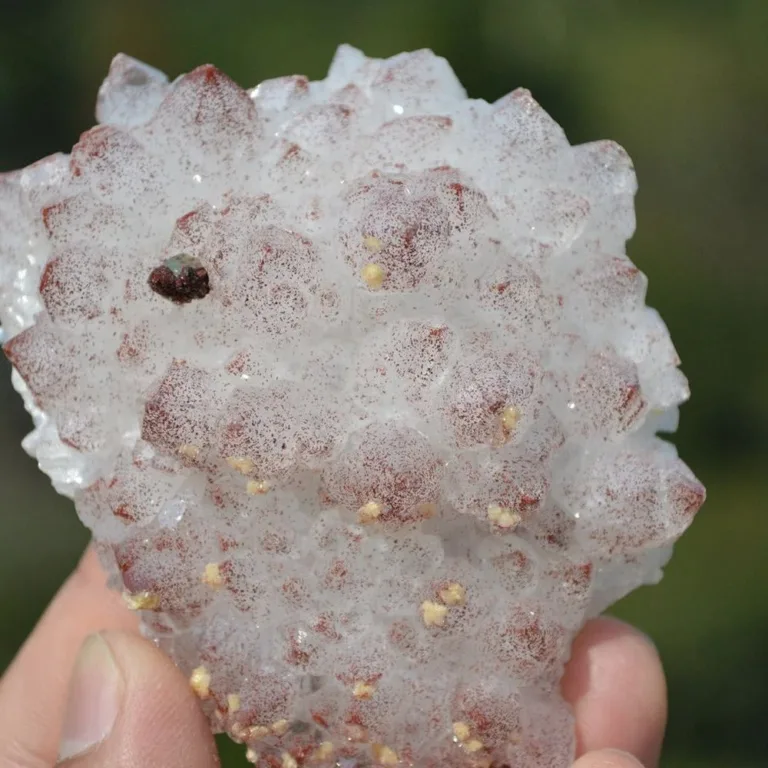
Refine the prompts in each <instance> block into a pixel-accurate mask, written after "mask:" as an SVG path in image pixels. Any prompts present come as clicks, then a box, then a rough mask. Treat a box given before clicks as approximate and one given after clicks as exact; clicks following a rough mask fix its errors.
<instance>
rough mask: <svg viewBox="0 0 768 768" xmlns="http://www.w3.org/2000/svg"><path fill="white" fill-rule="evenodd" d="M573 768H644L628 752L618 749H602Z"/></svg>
mask: <svg viewBox="0 0 768 768" xmlns="http://www.w3.org/2000/svg"><path fill="white" fill-rule="evenodd" d="M573 768H643V764H642V763H641V762H640V761H639V760H638V759H637V758H636V757H635V756H634V755H630V754H629V753H628V752H623V751H622V750H618V749H601V750H600V751H599V752H590V753H588V754H586V755H584V756H583V757H580V758H579V759H578V760H577V761H576V762H575V763H574V764H573Z"/></svg>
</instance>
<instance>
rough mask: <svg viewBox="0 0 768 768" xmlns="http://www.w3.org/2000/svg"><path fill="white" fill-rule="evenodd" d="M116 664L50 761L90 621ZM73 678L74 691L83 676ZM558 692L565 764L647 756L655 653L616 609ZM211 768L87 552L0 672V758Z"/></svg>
mask: <svg viewBox="0 0 768 768" xmlns="http://www.w3.org/2000/svg"><path fill="white" fill-rule="evenodd" d="M97 632H98V633H100V634H99V636H98V637H97V638H96V639H97V642H98V641H99V638H100V640H102V641H104V642H105V643H106V646H103V647H104V648H105V651H106V654H107V655H109V652H110V651H111V655H112V658H113V659H114V663H115V665H116V668H117V671H116V679H117V680H118V681H119V683H118V684H117V690H118V695H117V697H116V702H117V703H116V716H115V720H114V726H113V728H112V730H111V732H110V733H109V735H108V736H107V737H106V738H105V739H104V740H103V741H101V742H100V743H99V744H98V745H96V746H94V747H93V748H91V749H88V750H87V751H86V752H85V753H84V754H80V755H77V756H75V757H72V758H70V759H66V760H64V761H62V762H60V763H57V755H58V754H59V745H60V739H61V732H62V723H63V722H64V719H65V716H66V714H67V713H68V712H70V713H71V711H72V710H73V709H74V704H73V703H72V700H73V698H74V697H75V696H76V693H74V691H76V690H78V687H77V685H75V684H73V683H72V682H71V680H70V678H71V676H72V670H73V666H74V663H75V659H76V657H77V655H78V650H79V649H80V648H81V646H82V645H83V642H84V640H85V639H86V638H87V637H89V636H91V635H92V634H93V633H97ZM79 690H81V691H82V688H80V689H79ZM563 692H564V694H565V696H566V698H567V699H568V700H569V701H570V702H571V703H572V704H573V707H574V712H575V715H576V722H577V736H578V759H577V760H576V762H575V763H574V768H639V767H641V766H644V768H656V766H657V765H658V759H659V752H660V749H661V743H662V738H663V734H664V727H665V722H666V688H665V682H664V675H663V672H662V668H661V663H660V661H659V657H658V654H657V652H656V649H655V648H654V646H653V645H652V643H651V642H650V641H649V640H648V639H647V638H646V637H645V635H643V634H641V633H640V632H638V631H637V630H635V629H633V628H632V627H630V626H628V625H626V624H624V623H622V622H620V621H617V620H615V619H609V618H601V619H597V620H595V621H592V622H590V623H589V624H588V625H587V626H586V627H585V629H584V631H583V632H582V633H581V635H580V636H579V637H578V638H577V640H576V643H575V646H574V649H573V656H572V659H571V661H570V663H569V665H568V668H567V671H566V674H565V677H564V680H563ZM59 764H60V765H62V766H66V768H97V766H101V767H105V768H106V767H107V766H109V768H139V767H142V768H143V767H144V766H163V768H215V766H218V765H219V761H218V758H217V757H216V749H215V746H214V742H213V739H212V737H211V734H210V729H209V726H208V723H207V721H206V719H205V718H204V717H203V715H202V713H201V710H200V708H199V706H198V700H197V699H196V697H195V696H194V694H193V693H192V691H191V690H190V688H189V685H188V683H187V680H186V679H185V678H184V677H183V676H182V675H181V673H180V672H179V671H178V670H177V669H176V668H175V667H174V666H173V664H172V663H171V662H170V661H169V660H168V659H167V658H166V657H165V656H164V655H163V654H162V653H161V652H160V651H158V650H157V649H156V648H155V647H154V646H152V645H151V644H150V643H148V642H147V641H146V640H143V639H142V638H141V637H140V636H139V634H138V625H137V621H136V617H135V616H134V615H133V614H131V613H130V612H129V611H128V610H127V609H126V608H125V607H124V605H123V603H122V601H121V599H120V597H119V595H117V594H115V593H114V592H111V591H110V590H108V589H107V587H106V584H105V577H104V574H103V572H102V571H101V569H100V567H99V565H98V562H97V560H96V557H95V556H94V554H93V552H91V551H88V552H86V554H85V556H84V557H83V559H82V560H81V562H80V564H79V565H78V567H77V569H76V570H75V572H74V573H73V574H72V575H71V576H70V577H69V579H68V580H67V581H66V582H65V583H64V585H63V586H62V588H61V589H60V591H59V592H58V594H57V595H56V597H55V598H54V600H53V602H52V603H51V605H50V606H49V607H48V610H47V611H46V613H45V614H44V616H43V617H42V619H41V620H40V622H39V624H38V626H37V627H36V629H35V630H34V632H33V633H32V634H31V636H30V637H29V638H28V640H27V642H26V643H25V645H24V647H23V648H22V649H21V651H20V652H19V654H18V656H17V657H16V659H15V660H14V662H13V664H12V665H11V666H10V668H9V669H8V670H7V672H6V673H5V675H4V677H3V678H2V680H0V768H51V766H54V765H59Z"/></svg>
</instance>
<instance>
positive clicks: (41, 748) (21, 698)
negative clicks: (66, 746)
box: [0, 551, 137, 768]
mask: <svg viewBox="0 0 768 768" xmlns="http://www.w3.org/2000/svg"><path fill="white" fill-rule="evenodd" d="M101 629H124V630H129V631H136V629H137V622H136V617H135V616H134V615H133V614H132V613H130V612H129V611H128V610H127V609H126V608H125V606H124V605H123V602H122V600H121V598H120V596H119V595H118V594H116V593H115V592H113V591H112V590H109V589H108V588H107V586H106V579H105V576H104V573H103V571H102V570H101V567H100V566H99V563H98V559H97V558H96V555H95V554H94V553H93V552H92V551H88V552H87V553H86V554H85V556H84V557H83V559H82V560H81V561H80V564H79V565H78V567H77V569H76V570H75V572H74V573H73V574H72V575H71V576H70V577H69V579H68V580H67V581H66V582H65V584H64V585H63V586H62V588H61V589H60V590H59V592H58V594H57V595H56V597H55V598H54V599H53V602H52V603H51V605H50V606H49V607H48V609H47V611H46V612H45V614H44V616H43V617H42V619H41V620H40V622H39V623H38V625H37V627H36V628H35V630H34V632H33V633H32V634H31V635H30V637H29V639H28V640H27V642H26V643H25V644H24V647H23V648H22V650H21V651H20V652H19V654H18V656H17V657H16V659H15V660H14V662H13V664H12V665H11V666H10V667H9V669H8V671H7V672H6V674H5V676H4V677H3V679H2V681H0V766H7V765H8V766H14V768H43V767H45V768H50V766H51V765H52V764H53V762H54V761H55V759H56V752H57V747H58V740H59V723H61V721H62V717H63V713H64V701H65V698H66V693H67V684H68V682H69V676H70V673H71V671H72V664H73V663H74V660H75V656H76V655H77V652H78V649H79V648H80V646H81V645H82V642H83V640H84V638H85V637H86V636H87V635H89V634H91V633H92V632H97V631H99V630H101Z"/></svg>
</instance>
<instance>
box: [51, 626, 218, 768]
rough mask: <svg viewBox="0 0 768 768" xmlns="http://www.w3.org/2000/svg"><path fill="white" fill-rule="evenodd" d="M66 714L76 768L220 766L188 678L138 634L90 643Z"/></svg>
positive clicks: (65, 738) (64, 753) (67, 752)
mask: <svg viewBox="0 0 768 768" xmlns="http://www.w3.org/2000/svg"><path fill="white" fill-rule="evenodd" d="M94 637H95V638H97V639H98V642H96V641H95V640H94ZM102 645H103V646H104V648H102V647H101V646H102ZM111 666H114V668H115V670H116V672H115V673H113V672H112V670H111V669H110V667H111ZM115 681H117V683H115ZM102 684H103V686H104V690H102ZM107 686H111V689H110V690H109V691H107V690H106V687H107ZM84 694H87V699H86V700H84V699H83V698H82V697H83V695H84ZM78 697H80V698H79V699H78ZM115 697H118V698H119V701H118V703H117V705H116V707H115V708H116V711H117V714H116V716H115V717H113V718H112V720H113V721H114V722H112V723H111V724H110V726H109V729H108V732H106V733H105V732H104V725H103V720H104V718H103V717H102V716H103V713H104V712H105V711H108V710H109V707H106V706H105V702H107V703H109V702H111V701H112V700H113V699H114V698H115ZM94 702H96V704H94ZM68 710H69V711H68V716H67V718H66V719H65V732H64V734H63V735H62V745H63V749H62V750H61V751H60V754H61V757H62V758H65V759H66V760H67V762H66V765H67V766H71V768H75V767H77V768H91V767H92V768H96V766H101V765H114V766H115V767H116V768H121V767H122V766H125V767H126V768H128V766H135V765H162V766H164V768H177V767H178V768H182V766H183V768H214V767H215V766H218V765H219V761H218V756H217V752H216V746H215V743H214V741H213V736H212V734H211V730H210V726H209V724H208V721H207V719H206V718H205V716H204V715H203V712H202V710H201V708H200V706H199V701H198V699H197V698H196V697H195V695H194V694H193V693H192V691H191V690H190V688H189V685H188V682H187V680H186V679H185V678H184V676H183V675H182V674H181V673H180V672H179V670H178V669H177V668H176V667H175V666H174V665H173V664H172V663H171V661H170V660H169V659H168V658H167V657H166V656H164V655H163V654H162V653H161V652H160V651H159V650H158V649H157V648H156V647H155V646H153V645H152V644H151V643H150V642H148V641H147V640H145V639H143V638H141V637H139V636H137V635H134V634H132V633H128V632H122V631H108V632H102V633H100V634H99V635H97V636H93V637H92V638H89V639H88V640H87V641H86V643H85V644H84V647H83V650H82V651H81V653H80V656H79V657H78V664H76V667H75V676H74V678H73V681H72V684H71V686H70V700H69V703H68ZM67 728H70V731H69V732H67ZM73 745H74V746H76V747H77V748H76V749H75V748H73Z"/></svg>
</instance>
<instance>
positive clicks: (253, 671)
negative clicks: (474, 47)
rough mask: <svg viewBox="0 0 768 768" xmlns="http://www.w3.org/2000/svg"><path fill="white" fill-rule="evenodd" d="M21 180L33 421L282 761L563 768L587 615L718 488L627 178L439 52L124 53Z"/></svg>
mask: <svg viewBox="0 0 768 768" xmlns="http://www.w3.org/2000/svg"><path fill="white" fill-rule="evenodd" d="M98 121H99V123H100V124H99V125H98V126H97V127H96V128H94V129H93V130H90V131H88V132H87V133H85V134H84V135H83V136H82V138H81V139H80V141H79V142H78V144H77V145H76V146H75V147H74V149H73V150H72V153H71V155H69V156H65V155H56V156H53V157H50V158H48V159H46V160H43V161H41V162H40V163H38V164H36V165H34V166H31V167H30V168H27V169H26V170H23V171H20V172H17V173H10V174H5V175H3V176H1V177H0V312H1V313H2V322H3V328H4V334H5V351H6V354H7V355H8V357H9V358H10V360H11V362H12V363H13V365H14V368H15V371H14V381H15V383H16V385H17V388H18V389H19V390H20V392H21V393H22V395H23V396H24V398H25V402H26V404H27V407H28V409H29V410H30V412H31V413H32V415H33V417H34V419H35V424H36V428H35V431H34V432H33V433H32V434H31V435H30V437H28V438H27V441H26V443H25V445H26V447H27V449H28V450H29V451H31V452H32V453H33V454H35V455H36V456H37V458H38V460H39V463H40V466H41V467H42V469H43V470H44V471H45V472H46V473H47V474H48V475H50V477H51V478H52V480H53V482H54V484H55V486H56V488H57V489H58V490H59V491H61V492H62V493H65V494H68V495H71V496H72V497H74V500H75V503H76V505H77V509H78V512H79V514H80V516H81V518H82V520H83V521H84V522H85V524H86V525H87V526H88V527H89V528H91V529H92V530H93V532H94V537H95V540H96V542H97V547H98V549H99V552H100V554H101V557H102V560H103V562H104V564H105V566H106V567H107V568H108V569H109V571H110V573H111V574H112V582H113V584H114V586H116V587H117V588H119V589H121V590H122V591H123V594H124V596H125V600H126V602H127V604H128V605H129V607H131V608H133V609H134V610H137V611H139V612H140V613H141V618H142V621H143V627H144V630H145V632H146V634H147V635H148V636H149V637H150V638H152V639H153V640H154V641H155V642H156V643H157V644H158V645H159V646H160V647H161V648H163V649H164V650H165V651H167V653H169V654H170V655H171V656H172V657H173V659H174V660H175V661H176V663H177V664H178V665H179V667H180V668H181V669H182V670H183V672H184V673H185V674H187V675H189V678H190V684H191V685H192V687H193V689H194V690H195V692H196V693H197V694H198V695H199V696H200V698H201V700H202V706H203V707H204V709H205V711H206V713H207V714H208V716H209V717H210V721H211V724H212V727H213V728H214V729H215V730H217V731H226V732H228V733H229V734H231V735H232V736H233V738H235V739H236V740H238V741H240V742H242V743H244V744H245V745H246V748H247V755H248V758H249V759H250V760H251V761H252V762H254V763H258V764H260V765H262V764H263V765H265V766H277V767H279V768H296V766H304V765H307V766H330V765H338V766H355V765H359V766H368V765H376V766H395V765H402V766H417V767H418V768H424V767H427V766H469V767H470V768H490V766H497V767H499V768H500V767H501V766H510V767H514V768H565V766H568V765H569V764H570V760H571V758H572V756H573V750H574V736H573V724H572V721H571V715H570V712H569V709H568V707H567V705H566V704H565V703H564V702H563V701H562V699H561V696H560V693H559V689H558V686H559V679H560V677H561V674H562V670H563V665H564V663H565V661H566V660H567V658H568V654H569V647H570V643H571V640H572V638H573V636H574V635H575V633H576V632H577V631H578V630H579V628H580V627H581V626H582V625H583V623H584V622H585V620H586V619H587V618H589V617H591V616H594V615H596V614H598V613H600V612H601V611H602V610H604V609H605V608H606V607H607V606H608V605H609V604H610V603H612V602H613V601H615V600H616V599H618V598H619V597H621V596H622V595H624V594H626V593H627V592H629V591H630V590H632V589H634V588H635V587H637V586H638V585H640V584H643V583H649V582H654V581H656V580H658V579H659V578H660V575H661V567H662V566H663V565H664V564H665V563H666V561H667V559H668V557H669V554H670V552H671V545H672V543H673V542H674V541H675V540H676V539H677V538H678V537H679V536H680V534H681V533H682V532H683V531H684V529H685V528H686V527H687V526H688V524H689V523H690V521H691V519H692V517H693V515H694V513H695V512H696V510H697V509H698V507H699V506H700V505H701V503H702V501H703V498H704V490H703V488H702V486H701V485H700V484H699V483H698V481H697V480H696V479H695V478H694V476H693V475H692V474H691V472H690V471H689V470H688V468H687V467H686V466H685V465H684V464H683V463H682V462H681V461H680V460H679V459H678V458H677V456H676V452H675V449H674V448H673V447H672V446H671V445H670V444H669V443H667V442H664V441H663V440H661V439H660V438H659V437H657V433H659V432H669V431H672V430H674V429H675V427H676V423H677V406H678V405H679V404H680V403H682V402H683V401H684V400H686V398H687V397H688V394H689V393H688V387H687V383H686V380H685V378H684V376H683V375H682V374H681V373H680V372H679V370H678V368H677V366H678V364H679V360H678V358H677V355H676V353H675V350H674V348H673V346H672V343H671V341H670V339H669V336H668V333H667V330H666V328H665V326H664V324H663V323H662V321H661V319H660V318H659V316H658V315H657V314H656V312H654V311H653V310H652V309H649V308H647V307H646V306H645V289H646V280H645V277H644V276H643V275H642V274H641V273H640V272H639V271H638V270H637V269H636V268H635V267H634V266H633V264H632V263H631V261H630V260H629V259H628V258H627V256H626V255H625V243H626V240H627V239H628V238H629V237H630V236H631V235H632V232H633V230H634V226H635V219H634V213H633V196H634V192H635V175H634V171H633V167H632V164H631V162H630V160H629V158H628V156H627V155H626V153H625V152H624V151H623V150H622V149H621V148H620V147H619V146H617V145H616V144H614V143H612V142H607V141H601V142H597V143H593V144H586V145H581V146H571V145H570V144H569V142H568V141H567V139H566V137H565V135H564V133H563V131H562V130H561V129H560V128H559V127H558V125H557V124H556V123H555V122H554V121H553V120H552V119H551V118H550V117H549V116H548V115H547V114H546V113H545V112H544V111H543V110H542V108H541V107H540V106H539V105H538V104H537V103H536V102H535V101H534V100H533V99H532V97H531V95H530V94H529V93H528V92H527V91H524V90H517V91H514V92H513V93H511V94H510V95H508V96H506V97H504V98H502V99H500V100H499V101H497V102H495V103H493V104H489V103H486V102H485V101H479V100H471V99H468V98H467V96H466V94H465V92H464V90H463V89H462V87H461V85H460V84H459V82H458V81H457V79H456V77H455V76H454V74H453V72H452V71H451V69H450V68H449V66H448V65H447V63H446V62H445V61H444V60H443V59H441V58H438V57H437V56H435V55H433V54H432V53H431V52H429V51H419V52H416V53H410V54H403V55H400V56H396V57H394V58H392V59H389V60H386V61H379V60H371V59H367V58H366V57H365V56H364V55H363V54H362V53H360V52H359V51H356V50H354V49H352V48H350V47H346V46H343V47H342V48H340V49H339V51H338V53H337V55H336V57H335V59H334V61H333V64H332V67H331V70H330V72H329V74H328V77H327V78H326V79H325V80H323V81H320V82H309V81H308V80H307V79H306V78H304V77H298V76H295V77H285V78H279V79H275V80H269V81H266V82H264V83H262V84H261V85H259V86H258V87H256V88H254V89H253V90H251V91H245V90H242V89H241V88H240V87H238V86H237V85H235V84H234V83H233V82H232V81H231V80H230V79H228V78H227V77H226V76H225V75H223V74H222V73H221V72H219V71H218V70H217V69H215V68H214V67H212V66H203V67H200V68H199V69H197V70H195V71H194V72H192V73H190V74H188V75H186V76H184V77H181V78H179V79H177V80H176V81H175V82H172V83H169V82H168V80H167V78H166V77H165V76H164V75H163V74H161V73H160V72H158V71H156V70H154V69H152V68H150V67H147V66H145V65H143V64H141V63H139V62H136V61H134V60H132V59H130V58H128V57H125V56H118V57H117V58H116V59H115V61H114V63H113V65H112V68H111V70H110V73H109V76H108V78H107V80H106V82H105V83H104V85H103V87H102V89H101V91H100V94H99V100H98Z"/></svg>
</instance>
